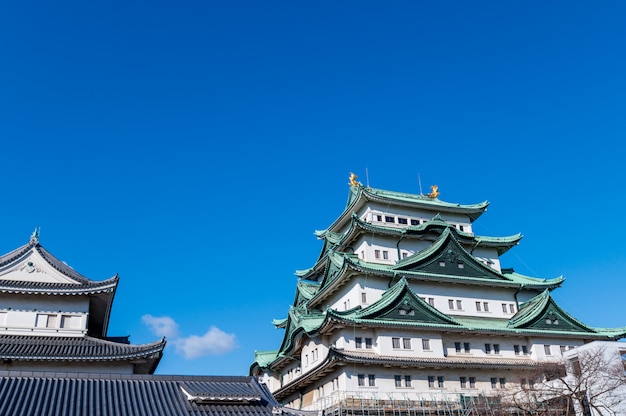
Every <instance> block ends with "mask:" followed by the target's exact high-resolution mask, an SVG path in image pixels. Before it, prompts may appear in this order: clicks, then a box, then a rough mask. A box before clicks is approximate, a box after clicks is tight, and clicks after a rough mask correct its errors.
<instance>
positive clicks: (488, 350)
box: [485, 344, 491, 354]
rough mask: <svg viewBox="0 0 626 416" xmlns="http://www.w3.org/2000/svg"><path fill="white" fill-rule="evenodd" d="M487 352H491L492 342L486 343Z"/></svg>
mask: <svg viewBox="0 0 626 416" xmlns="http://www.w3.org/2000/svg"><path fill="white" fill-rule="evenodd" d="M485 354H491V344H485Z"/></svg>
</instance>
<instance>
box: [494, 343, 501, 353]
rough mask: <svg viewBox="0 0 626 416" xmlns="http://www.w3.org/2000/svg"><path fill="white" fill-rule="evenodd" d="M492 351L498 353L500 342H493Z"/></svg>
mask: <svg viewBox="0 0 626 416" xmlns="http://www.w3.org/2000/svg"><path fill="white" fill-rule="evenodd" d="M493 353H494V354H500V344H493Z"/></svg>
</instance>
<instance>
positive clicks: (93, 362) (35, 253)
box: [0, 231, 165, 374]
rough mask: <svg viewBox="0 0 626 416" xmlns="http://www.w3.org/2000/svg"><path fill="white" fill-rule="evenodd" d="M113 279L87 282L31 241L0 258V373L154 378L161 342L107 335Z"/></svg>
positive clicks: (35, 240) (35, 236)
mask: <svg viewBox="0 0 626 416" xmlns="http://www.w3.org/2000/svg"><path fill="white" fill-rule="evenodd" d="M118 281H119V278H118V276H117V275H116V276H113V277H112V278H110V279H107V280H104V281H93V280H91V279H88V278H86V277H85V276H82V275H81V274H79V273H78V272H76V271H75V270H74V269H72V268H71V267H69V266H67V265H66V264H65V263H64V262H62V261H60V260H59V259H57V258H55V257H54V256H53V255H52V254H51V253H50V252H48V251H47V250H46V249H45V248H44V247H42V246H41V245H40V244H39V235H38V232H37V231H35V232H34V233H33V235H32V236H31V238H30V241H29V242H28V243H27V244H25V245H23V246H21V247H19V248H17V249H16V250H13V251H12V252H10V253H7V254H5V255H3V256H0V359H1V360H2V364H1V367H0V369H1V370H4V371H64V372H68V371H69V372H92V373H121V374H152V373H154V371H155V369H156V367H157V365H158V363H159V361H160V359H161V356H162V354H163V348H164V347H165V340H164V339H161V340H158V341H155V342H153V343H150V344H143V345H132V344H130V343H129V340H128V337H109V336H107V328H108V324H109V317H110V314H111V307H112V305H113V297H114V295H115V290H116V288H117V284H118Z"/></svg>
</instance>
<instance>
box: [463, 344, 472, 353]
mask: <svg viewBox="0 0 626 416" xmlns="http://www.w3.org/2000/svg"><path fill="white" fill-rule="evenodd" d="M463 352H464V353H466V354H469V352H470V344H469V342H464V343H463Z"/></svg>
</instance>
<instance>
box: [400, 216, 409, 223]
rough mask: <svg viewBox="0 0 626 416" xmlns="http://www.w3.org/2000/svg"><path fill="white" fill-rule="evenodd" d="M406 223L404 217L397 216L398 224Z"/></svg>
mask: <svg viewBox="0 0 626 416" xmlns="http://www.w3.org/2000/svg"><path fill="white" fill-rule="evenodd" d="M406 223H407V220H406V218H402V217H398V224H406Z"/></svg>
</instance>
